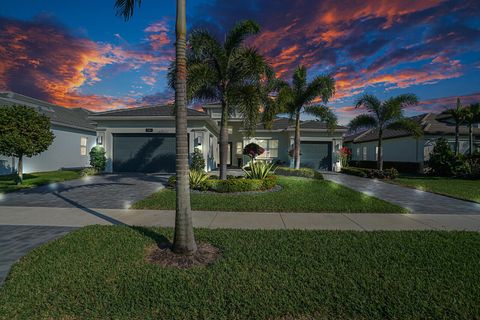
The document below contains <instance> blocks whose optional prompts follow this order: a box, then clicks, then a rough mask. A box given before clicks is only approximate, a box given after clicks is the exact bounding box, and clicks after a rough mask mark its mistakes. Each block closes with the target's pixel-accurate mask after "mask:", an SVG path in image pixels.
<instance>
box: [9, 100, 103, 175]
mask: <svg viewBox="0 0 480 320" xmlns="http://www.w3.org/2000/svg"><path fill="white" fill-rule="evenodd" d="M6 105H25V106H29V107H32V108H34V109H36V110H38V112H40V113H43V114H44V115H46V116H47V117H48V118H49V119H50V121H51V125H52V127H51V129H52V131H53V134H54V135H55V139H54V141H53V143H52V144H51V145H50V147H49V148H48V149H47V151H45V152H43V153H41V154H39V155H37V156H34V157H32V158H24V162H23V172H24V173H30V172H41V171H54V170H59V169H64V168H83V167H88V166H89V165H90V164H89V161H90V159H89V155H88V153H89V151H90V149H91V148H92V147H93V146H94V145H95V139H96V131H95V127H94V126H93V125H92V124H91V123H90V122H89V120H88V119H87V117H88V115H89V114H90V112H89V111H87V110H85V109H81V108H64V107H60V106H57V105H54V104H51V103H48V102H45V101H41V100H37V99H33V98H30V97H27V96H24V95H21V94H18V93H13V92H5V91H2V92H0V107H1V106H6ZM17 165H18V162H17V159H15V158H11V157H5V156H0V174H11V173H12V172H15V171H16V167H17Z"/></svg>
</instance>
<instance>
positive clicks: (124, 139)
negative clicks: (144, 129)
mask: <svg viewBox="0 0 480 320" xmlns="http://www.w3.org/2000/svg"><path fill="white" fill-rule="evenodd" d="M113 171H115V172H175V135H173V134H158V133H150V134H144V133H117V134H114V135H113Z"/></svg>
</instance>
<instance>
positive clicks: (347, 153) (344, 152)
mask: <svg viewBox="0 0 480 320" xmlns="http://www.w3.org/2000/svg"><path fill="white" fill-rule="evenodd" d="M337 154H338V157H339V159H340V163H341V164H342V167H346V166H348V161H349V160H350V157H351V156H352V151H351V150H350V149H348V148H347V147H342V148H341V149H340V150H338V151H337Z"/></svg>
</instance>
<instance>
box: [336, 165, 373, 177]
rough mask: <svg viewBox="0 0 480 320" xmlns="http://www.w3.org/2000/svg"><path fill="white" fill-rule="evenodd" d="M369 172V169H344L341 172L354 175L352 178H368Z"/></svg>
mask: <svg viewBox="0 0 480 320" xmlns="http://www.w3.org/2000/svg"><path fill="white" fill-rule="evenodd" d="M367 170H368V169H363V168H354V167H342V169H341V170H340V172H341V173H345V174H349V175H352V176H357V177H362V178H366V177H367V176H368V175H367Z"/></svg>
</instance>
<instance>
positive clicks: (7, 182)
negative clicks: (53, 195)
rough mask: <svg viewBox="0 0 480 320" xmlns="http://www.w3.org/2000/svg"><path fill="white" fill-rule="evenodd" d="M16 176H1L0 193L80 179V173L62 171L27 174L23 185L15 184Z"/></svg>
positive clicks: (24, 176)
mask: <svg viewBox="0 0 480 320" xmlns="http://www.w3.org/2000/svg"><path fill="white" fill-rule="evenodd" d="M15 177H16V176H15V175H8V176H0V193H1V192H11V191H16V190H20V189H25V188H32V187H36V186H40V185H44V184H49V183H53V182H62V181H66V180H72V179H78V178H80V171H73V170H64V171H63V170H62V171H60V170H59V171H50V172H36V173H27V174H24V175H23V184H21V185H16V184H15Z"/></svg>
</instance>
